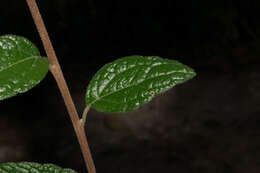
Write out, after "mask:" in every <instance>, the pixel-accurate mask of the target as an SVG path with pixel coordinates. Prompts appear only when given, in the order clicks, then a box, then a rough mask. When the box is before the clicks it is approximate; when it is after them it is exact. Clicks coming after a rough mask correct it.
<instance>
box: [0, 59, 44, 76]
mask: <svg viewBox="0 0 260 173" xmlns="http://www.w3.org/2000/svg"><path fill="white" fill-rule="evenodd" d="M34 58H35V59H36V58H39V56H30V57H28V58H25V59H22V60H19V61H17V62H15V63H13V64H11V65H9V66H7V67H5V68H3V69H1V70H0V73H1V72H3V71H5V70H7V69H9V68H12V67H13V66H16V65H18V64H21V63H23V62H26V61H29V60H31V59H34Z"/></svg>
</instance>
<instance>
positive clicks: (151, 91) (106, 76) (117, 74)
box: [86, 56, 196, 112]
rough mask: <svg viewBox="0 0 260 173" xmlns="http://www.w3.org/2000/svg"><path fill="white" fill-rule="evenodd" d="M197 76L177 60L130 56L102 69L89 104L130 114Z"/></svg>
mask: <svg viewBox="0 0 260 173" xmlns="http://www.w3.org/2000/svg"><path fill="white" fill-rule="evenodd" d="M195 75H196V73H195V72H194V70H193V69H191V68H189V67H188V66H185V65H183V64H181V63H179V62H177V61H174V60H169V59H162V58H160V57H156V56H148V57H147V56H130V57H124V58H121V59H118V60H116V61H114V62H112V63H109V64H106V65H105V66H103V67H102V68H101V69H100V70H99V71H98V72H97V73H96V74H95V76H94V77H93V79H92V80H91V81H90V84H89V86H88V89H87V93H86V103H87V104H89V105H90V106H92V107H93V108H95V109H97V110H99V111H101V112H129V111H132V110H135V109H137V108H139V107H140V106H142V105H144V104H145V103H147V102H149V101H150V100H151V99H152V98H153V97H155V96H157V95H158V94H160V93H162V92H165V91H167V90H169V89H170V88H172V87H173V86H175V85H176V84H179V83H183V82H185V81H187V80H189V79H191V78H193V77H194V76H195Z"/></svg>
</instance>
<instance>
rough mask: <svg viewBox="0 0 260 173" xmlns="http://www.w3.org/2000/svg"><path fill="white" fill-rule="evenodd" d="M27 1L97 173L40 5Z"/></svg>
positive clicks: (91, 171) (89, 161) (86, 154)
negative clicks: (39, 7) (40, 10)
mask: <svg viewBox="0 0 260 173" xmlns="http://www.w3.org/2000/svg"><path fill="white" fill-rule="evenodd" d="M26 1H27V4H28V6H29V8H30V11H31V14H32V17H33V20H34V22H35V24H36V27H37V30H38V32H39V34H40V37H41V39H42V42H43V45H44V48H45V51H46V54H47V56H48V59H49V61H50V64H51V66H50V70H51V72H52V74H53V76H54V78H55V80H56V82H57V85H58V87H59V89H60V92H61V94H62V97H63V99H64V102H65V104H66V107H67V110H68V113H69V115H70V119H71V121H72V124H73V127H74V130H75V132H76V135H77V138H78V141H79V144H80V147H81V151H82V154H83V157H84V160H85V163H86V166H87V168H88V172H89V173H96V169H95V165H94V162H93V159H92V156H91V152H90V149H89V146H88V142H87V138H86V134H85V129H84V124H83V123H81V121H80V119H79V116H78V113H77V110H76V108H75V105H74V103H73V100H72V98H71V95H70V92H69V89H68V86H67V84H66V81H65V79H64V76H63V73H62V70H61V68H60V65H59V62H58V59H57V57H56V54H55V51H54V49H53V46H52V43H51V41H50V39H49V36H48V32H47V30H46V27H45V25H44V22H43V20H42V17H41V14H40V12H39V9H38V6H37V4H36V2H35V0H26Z"/></svg>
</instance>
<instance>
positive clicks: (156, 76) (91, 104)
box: [89, 64, 193, 105]
mask: <svg viewBox="0 0 260 173" xmlns="http://www.w3.org/2000/svg"><path fill="white" fill-rule="evenodd" d="M160 65H162V64H160ZM177 72H179V71H173V72H172V73H170V74H163V75H159V76H156V77H151V78H147V79H145V80H143V81H142V82H139V83H137V84H135V85H130V86H128V87H125V88H122V89H119V90H117V91H115V92H110V93H108V94H106V95H104V96H101V97H99V99H96V100H95V101H93V102H92V103H90V104H89V105H92V104H94V103H95V102H97V101H99V100H101V99H102V98H104V97H107V96H109V95H112V94H114V93H116V92H119V91H122V90H125V89H128V88H131V87H134V86H137V85H139V84H141V83H143V82H145V81H146V80H149V79H154V78H157V77H161V76H167V75H172V74H174V73H177ZM182 73H184V72H182ZM186 73H193V72H189V71H187V72H186Z"/></svg>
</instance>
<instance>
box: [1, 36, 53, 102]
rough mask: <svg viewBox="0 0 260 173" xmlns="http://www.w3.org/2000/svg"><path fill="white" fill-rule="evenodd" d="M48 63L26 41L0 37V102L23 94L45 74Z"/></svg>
mask: <svg viewBox="0 0 260 173" xmlns="http://www.w3.org/2000/svg"><path fill="white" fill-rule="evenodd" d="M48 69H49V62H48V59H47V58H41V57H40V53H39V51H38V49H37V48H36V47H35V46H34V45H33V44H32V43H31V42H30V41H28V40H27V39H25V38H23V37H20V36H14V35H5V36H0V100H3V99H6V98H9V97H12V96H14V95H16V94H18V93H23V92H26V91H28V90H29V89H31V88H32V87H34V86H35V85H37V84H38V83H39V82H40V81H41V80H42V79H43V78H44V76H45V75H46V74H47V72H48Z"/></svg>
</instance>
